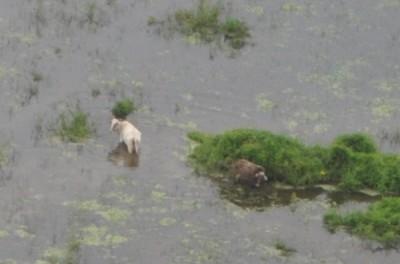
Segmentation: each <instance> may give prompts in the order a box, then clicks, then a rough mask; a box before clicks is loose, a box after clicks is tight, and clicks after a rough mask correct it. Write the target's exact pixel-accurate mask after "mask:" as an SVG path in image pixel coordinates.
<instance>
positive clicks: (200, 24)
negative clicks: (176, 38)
mask: <svg viewBox="0 0 400 264" xmlns="http://www.w3.org/2000/svg"><path fill="white" fill-rule="evenodd" d="M219 14H220V8H219V7H218V6H214V5H210V4H209V3H208V2H207V1H204V0H201V1H200V2H199V5H198V7H197V9H196V10H178V11H177V12H176V13H175V20H176V22H177V23H178V26H179V28H178V29H179V31H180V32H181V33H183V34H185V35H192V34H198V35H199V37H200V39H201V40H203V41H205V42H211V41H213V40H214V39H215V37H216V35H217V34H218V31H219V22H218V20H219Z"/></svg>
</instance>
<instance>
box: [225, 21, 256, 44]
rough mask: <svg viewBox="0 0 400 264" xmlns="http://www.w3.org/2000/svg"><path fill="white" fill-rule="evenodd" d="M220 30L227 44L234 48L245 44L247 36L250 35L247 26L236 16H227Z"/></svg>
mask: <svg viewBox="0 0 400 264" xmlns="http://www.w3.org/2000/svg"><path fill="white" fill-rule="evenodd" d="M221 30H222V32H223V35H224V37H225V40H226V41H228V43H229V45H230V46H231V47H232V48H234V49H241V48H242V47H244V45H246V40H247V38H249V37H250V33H249V28H248V26H247V25H246V23H244V22H243V21H240V20H238V19H236V18H228V19H226V21H225V22H224V23H223V24H222V25H221Z"/></svg>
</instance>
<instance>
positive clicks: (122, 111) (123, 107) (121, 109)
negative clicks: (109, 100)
mask: <svg viewBox="0 0 400 264" xmlns="http://www.w3.org/2000/svg"><path fill="white" fill-rule="evenodd" d="M134 110H136V108H135V104H134V103H133V101H132V100H130V99H124V100H121V101H118V102H117V103H116V104H115V105H114V107H113V108H112V110H111V112H112V114H113V115H114V117H116V118H119V119H126V117H127V116H128V115H129V114H130V113H132V112H133V111H134Z"/></svg>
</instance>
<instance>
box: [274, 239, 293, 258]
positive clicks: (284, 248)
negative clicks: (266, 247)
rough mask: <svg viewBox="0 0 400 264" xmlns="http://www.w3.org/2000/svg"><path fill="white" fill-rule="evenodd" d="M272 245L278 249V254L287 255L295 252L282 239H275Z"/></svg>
mask: <svg viewBox="0 0 400 264" xmlns="http://www.w3.org/2000/svg"><path fill="white" fill-rule="evenodd" d="M274 247H275V248H276V249H277V250H279V252H280V254H281V255H282V256H284V257H289V256H291V255H293V253H295V252H296V250H295V249H294V248H291V247H289V246H288V245H287V244H286V243H285V242H283V241H282V240H277V241H275V244H274Z"/></svg>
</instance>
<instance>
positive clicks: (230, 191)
mask: <svg viewBox="0 0 400 264" xmlns="http://www.w3.org/2000/svg"><path fill="white" fill-rule="evenodd" d="M209 176H210V178H211V179H212V180H213V181H214V182H216V183H217V184H218V186H219V192H220V195H221V197H222V198H224V199H227V200H229V201H231V202H232V203H234V204H236V205H238V206H240V207H242V208H251V209H256V210H260V211H262V210H263V209H264V208H267V207H271V206H287V205H290V204H292V203H295V202H297V201H298V200H303V199H307V200H313V199H315V198H316V197H317V196H319V195H325V197H326V198H327V199H328V200H329V201H331V202H335V203H336V204H342V203H344V202H346V201H349V200H350V201H357V202H373V201H376V200H378V199H379V197H373V196H369V195H367V194H363V193H359V192H351V193H349V192H344V191H340V190H336V191H325V190H324V189H323V188H321V187H318V186H310V187H304V188H301V187H299V188H296V187H290V186H287V187H286V188H285V187H279V185H275V184H274V183H272V182H268V183H266V184H263V185H261V187H260V188H254V187H248V186H245V185H241V184H237V183H235V182H234V181H233V180H232V179H226V178H225V177H223V176H222V177H221V176H219V177H213V175H209Z"/></svg>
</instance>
